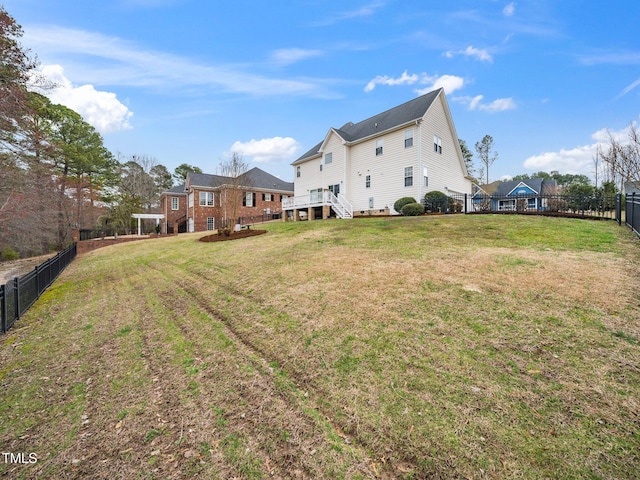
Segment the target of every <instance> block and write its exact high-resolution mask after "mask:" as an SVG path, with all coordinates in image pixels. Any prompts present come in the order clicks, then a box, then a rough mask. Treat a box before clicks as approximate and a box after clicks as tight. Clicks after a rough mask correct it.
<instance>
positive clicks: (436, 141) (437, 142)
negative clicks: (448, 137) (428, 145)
mask: <svg viewBox="0 0 640 480" xmlns="http://www.w3.org/2000/svg"><path fill="white" fill-rule="evenodd" d="M433 151H434V152H436V153H439V154H442V139H441V138H440V137H438V136H437V135H434V136H433Z"/></svg>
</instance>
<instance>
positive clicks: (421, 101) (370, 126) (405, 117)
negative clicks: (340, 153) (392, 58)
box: [292, 88, 443, 165]
mask: <svg viewBox="0 0 640 480" xmlns="http://www.w3.org/2000/svg"><path fill="white" fill-rule="evenodd" d="M442 91H443V89H442V88H439V89H437V90H434V91H432V92H429V93H427V94H425V95H421V96H419V97H418V98H414V99H413V100H410V101H408V102H405V103H403V104H402V105H398V106H397V107H394V108H392V109H390V110H387V111H385V112H382V113H378V114H377V115H374V116H373V117H370V118H367V119H366V120H362V121H361V122H358V123H351V122H348V123H346V124H345V125H343V126H342V127H340V128H331V129H330V131H329V134H330V133H331V132H332V131H333V132H335V133H336V134H338V135H339V136H340V137H341V138H342V139H344V140H345V141H346V142H347V143H354V142H358V141H359V140H362V139H364V138H368V137H372V136H374V135H378V134H382V133H384V132H386V131H388V130H391V129H393V128H396V127H399V126H401V125H405V124H408V123H411V122H415V121H416V120H419V119H421V118H422V117H423V116H424V114H425V113H427V110H429V108H430V107H431V105H432V104H433V102H434V100H435V99H436V98H438V96H439V95H440V93H441V92H442ZM329 134H328V135H329ZM328 135H327V136H328ZM325 140H326V137H325ZM323 144H324V140H323V141H322V142H320V143H319V144H317V145H315V146H314V147H313V148H312V149H311V150H309V151H308V152H306V153H305V154H303V155H302V156H301V157H299V158H298V159H297V160H296V161H294V162H293V163H292V165H296V164H298V163H301V162H302V161H304V160H307V159H309V158H311V157H314V156H316V155H318V154H319V153H320V149H321V148H322V145H323Z"/></svg>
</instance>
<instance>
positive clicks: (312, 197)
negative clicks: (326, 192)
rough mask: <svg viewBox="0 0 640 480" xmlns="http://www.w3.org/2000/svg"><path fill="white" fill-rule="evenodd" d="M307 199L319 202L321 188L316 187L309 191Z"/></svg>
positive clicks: (320, 199)
mask: <svg viewBox="0 0 640 480" xmlns="http://www.w3.org/2000/svg"><path fill="white" fill-rule="evenodd" d="M309 201H310V202H311V203H320V202H321V201H322V189H321V188H316V189H314V190H311V191H310V192H309Z"/></svg>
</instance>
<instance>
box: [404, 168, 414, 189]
mask: <svg viewBox="0 0 640 480" xmlns="http://www.w3.org/2000/svg"><path fill="white" fill-rule="evenodd" d="M408 168H410V169H411V175H407V169H408ZM408 178H410V179H411V184H410V185H407V179H408ZM404 186H405V187H413V165H409V166H406V167H404Z"/></svg>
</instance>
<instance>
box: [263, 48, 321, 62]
mask: <svg viewBox="0 0 640 480" xmlns="http://www.w3.org/2000/svg"><path fill="white" fill-rule="evenodd" d="M323 53H324V52H323V51H322V50H305V49H302V48H284V49H280V50H276V51H275V52H273V54H272V58H273V60H274V61H275V62H276V63H277V64H279V65H282V66H285V65H291V64H292V63H295V62H299V61H300V60H306V59H308V58H313V57H319V56H321V55H323Z"/></svg>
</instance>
